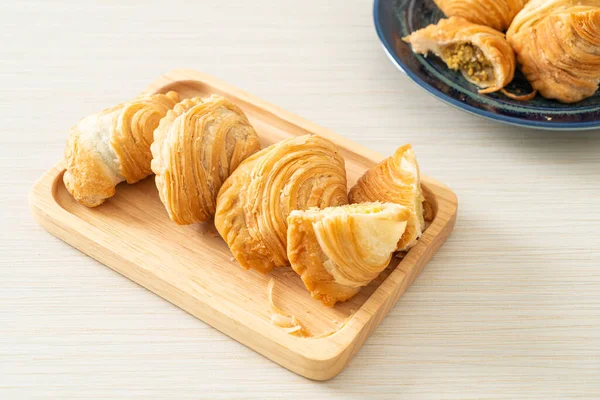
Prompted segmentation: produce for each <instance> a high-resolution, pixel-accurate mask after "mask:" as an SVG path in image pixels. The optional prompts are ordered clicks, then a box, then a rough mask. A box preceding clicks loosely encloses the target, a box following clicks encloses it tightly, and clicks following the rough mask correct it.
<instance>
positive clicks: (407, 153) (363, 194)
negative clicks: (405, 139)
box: [349, 144, 425, 251]
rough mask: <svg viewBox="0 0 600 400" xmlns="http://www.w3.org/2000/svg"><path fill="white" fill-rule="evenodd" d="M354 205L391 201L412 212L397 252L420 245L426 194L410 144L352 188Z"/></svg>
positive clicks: (351, 193) (423, 225) (376, 166)
mask: <svg viewBox="0 0 600 400" xmlns="http://www.w3.org/2000/svg"><path fill="white" fill-rule="evenodd" d="M349 198H350V202H351V203H366V202H374V201H381V202H389V203H396V204H400V205H402V206H404V207H406V208H408V210H409V211H410V212H411V217H410V218H409V219H408V221H407V227H406V231H405V232H404V233H403V234H402V237H401V238H400V240H398V244H397V249H398V250H399V251H406V250H408V249H410V248H411V247H413V246H414V245H415V244H417V239H418V238H419V237H421V234H422V232H423V229H424V227H425V220H424V218H423V200H424V197H423V194H422V192H421V176H420V172H419V164H418V163H417V157H416V155H415V152H414V151H413V149H412V146H411V145H410V144H407V145H404V146H401V147H399V148H398V149H397V150H396V152H395V153H394V155H393V156H391V157H389V158H386V159H385V160H383V161H382V162H380V163H379V164H377V165H375V166H374V167H372V168H370V169H369V170H368V171H367V172H365V174H364V175H363V176H362V177H361V178H360V179H359V180H358V182H357V183H356V185H354V186H353V187H352V188H351V189H350V193H349Z"/></svg>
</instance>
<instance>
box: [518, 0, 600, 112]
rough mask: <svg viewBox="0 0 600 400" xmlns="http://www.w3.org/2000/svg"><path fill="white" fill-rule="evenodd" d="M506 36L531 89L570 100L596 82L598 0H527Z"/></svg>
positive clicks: (590, 91) (588, 92) (592, 89)
mask: <svg viewBox="0 0 600 400" xmlns="http://www.w3.org/2000/svg"><path fill="white" fill-rule="evenodd" d="M507 38H508V40H509V42H510V43H511V45H512V46H513V48H514V50H515V52H516V53H517V59H518V61H519V64H520V65H521V69H522V71H523V73H524V74H525V76H526V77H527V79H528V80H529V82H530V83H531V85H532V87H533V88H534V89H537V90H538V91H539V92H540V94H541V95H542V96H544V97H546V98H549V99H556V100H559V101H561V102H563V103H574V102H577V101H580V100H583V99H585V98H587V97H590V96H592V95H594V93H596V91H597V90H598V84H600V1H599V0H543V1H542V0H532V1H531V2H530V3H528V4H527V6H526V7H525V8H524V9H523V10H522V11H521V12H520V13H519V14H518V15H517V16H516V17H515V19H514V21H513V23H512V25H511V26H510V29H509V30H508V33H507Z"/></svg>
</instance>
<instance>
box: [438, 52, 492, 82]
mask: <svg viewBox="0 0 600 400" xmlns="http://www.w3.org/2000/svg"><path fill="white" fill-rule="evenodd" d="M442 58H443V59H444V61H445V62H446V64H447V65H448V68H450V69H453V70H455V71H461V72H462V73H463V74H464V75H465V76H466V77H467V78H468V79H469V80H471V81H472V82H475V83H479V82H488V81H490V80H492V79H494V69H493V67H492V63H491V62H490V60H488V59H487V58H486V57H485V55H484V54H483V52H482V51H481V49H479V48H478V47H475V46H473V45H472V44H470V43H459V44H452V45H449V46H446V47H444V48H443V49H442Z"/></svg>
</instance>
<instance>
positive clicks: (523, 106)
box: [373, 0, 600, 130]
mask: <svg viewBox="0 0 600 400" xmlns="http://www.w3.org/2000/svg"><path fill="white" fill-rule="evenodd" d="M373 14H374V18H375V28H376V29H377V34H378V35H379V39H380V40H381V43H382V44H383V47H384V49H385V51H386V53H387V55H388V56H389V58H390V60H391V61H392V62H393V63H394V64H395V65H396V66H397V67H398V68H400V69H401V70H402V71H404V72H405V73H406V74H407V75H408V76H409V77H410V78H411V79H412V80H414V81H415V82H416V83H418V84H419V85H420V86H421V87H423V88H424V89H425V90H427V91H428V92H429V93H431V94H433V95H434V96H436V97H438V98H439V99H440V100H442V101H444V102H446V103H448V104H451V105H453V106H456V107H458V108H460V109H462V110H464V111H467V112H470V113H472V114H476V115H480V116H482V117H486V118H489V119H493V120H495V121H500V122H504V123H508V124H513V125H519V126H527V127H531V128H541V129H553V130H584V129H598V128H600V92H597V93H596V95H595V96H593V97H590V98H588V99H585V100H583V101H581V102H579V103H576V104H562V103H559V102H557V101H554V100H547V99H544V98H543V97H541V96H539V95H538V96H537V97H536V98H535V99H533V100H531V101H525V102H524V101H516V100H511V99H509V98H507V97H506V96H504V95H503V94H501V93H492V94H487V95H481V94H479V93H477V87H476V86H475V85H472V84H471V83H469V82H467V81H466V80H465V79H464V78H463V77H462V75H461V74H460V73H459V72H455V71H451V70H449V69H448V68H446V64H445V63H444V62H443V61H441V60H440V59H439V58H437V57H435V56H430V57H427V58H425V57H423V56H420V55H416V54H414V53H413V52H412V51H411V49H410V46H409V45H408V44H407V43H404V42H403V41H402V39H401V38H402V37H404V36H406V35H408V34H410V33H411V32H414V31H416V30H417V29H421V28H424V27H426V26H427V25H429V24H432V23H436V22H437V21H438V20H439V19H440V18H443V16H444V15H443V14H442V12H441V11H440V10H439V9H438V8H437V7H436V6H435V4H434V3H433V0H375V5H374V9H373ZM506 89H507V90H508V91H510V92H512V93H520V94H524V93H530V92H531V90H532V89H531V86H529V83H528V82H527V80H526V79H525V77H524V76H523V75H521V73H520V72H517V75H516V76H515V79H514V81H513V82H512V83H511V84H510V85H509V86H507V88H506Z"/></svg>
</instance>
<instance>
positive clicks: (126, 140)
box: [63, 92, 178, 207]
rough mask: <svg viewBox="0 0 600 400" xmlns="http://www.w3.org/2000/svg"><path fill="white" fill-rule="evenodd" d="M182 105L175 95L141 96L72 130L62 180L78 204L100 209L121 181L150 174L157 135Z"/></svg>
mask: <svg viewBox="0 0 600 400" xmlns="http://www.w3.org/2000/svg"><path fill="white" fill-rule="evenodd" d="M177 101H178V95H177V93H175V92H169V93H167V94H154V95H149V94H142V95H140V96H138V97H136V98H135V99H133V100H131V101H129V102H126V103H122V104H119V105H117V106H115V107H113V108H109V109H107V110H104V111H102V112H99V113H97V114H93V115H90V116H88V117H86V118H84V119H82V120H81V121H80V122H79V123H78V124H77V125H75V126H74V127H73V128H71V132H70V136H69V140H68V142H67V149H66V151H65V158H66V162H67V168H66V172H65V174H64V176H63V181H64V183H65V186H66V188H67V190H68V191H69V193H71V195H72V196H73V197H74V198H75V200H77V201H78V202H79V203H81V204H83V205H86V206H88V207H95V206H98V205H100V204H102V203H103V202H104V200H105V199H107V198H109V197H111V196H114V194H115V186H116V185H117V184H118V183H119V182H122V181H127V183H135V182H137V181H139V180H140V179H143V178H145V177H147V176H148V175H150V174H151V173H152V171H151V169H150V161H151V160H152V154H151V153H150V144H151V143H152V141H153V137H152V134H153V132H154V129H156V127H157V126H158V123H159V121H160V119H161V118H162V117H164V116H165V115H166V114H167V111H169V110H170V109H171V108H173V106H175V104H176V103H177Z"/></svg>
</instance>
